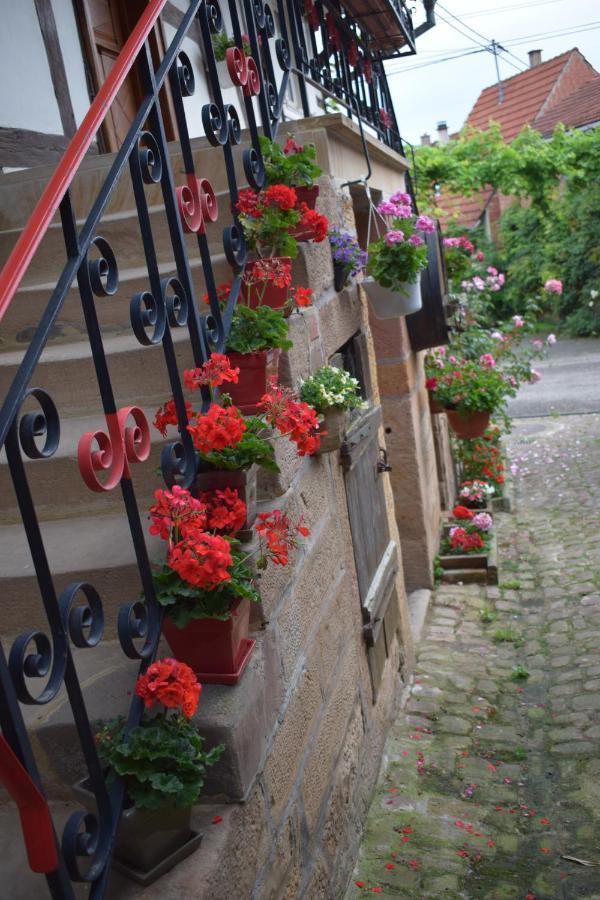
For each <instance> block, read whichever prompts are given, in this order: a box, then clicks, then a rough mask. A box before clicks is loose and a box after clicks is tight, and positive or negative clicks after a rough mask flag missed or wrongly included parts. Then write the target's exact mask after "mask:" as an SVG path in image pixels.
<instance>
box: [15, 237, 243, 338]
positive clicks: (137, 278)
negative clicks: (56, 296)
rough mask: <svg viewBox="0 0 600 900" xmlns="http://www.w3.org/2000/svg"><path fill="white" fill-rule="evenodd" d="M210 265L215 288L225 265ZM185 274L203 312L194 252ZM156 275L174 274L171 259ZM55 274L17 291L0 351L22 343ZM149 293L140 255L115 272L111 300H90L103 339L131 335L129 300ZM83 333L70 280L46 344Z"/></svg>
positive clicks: (226, 276) (219, 257)
mask: <svg viewBox="0 0 600 900" xmlns="http://www.w3.org/2000/svg"><path fill="white" fill-rule="evenodd" d="M211 262H212V268H213V274H214V278H215V280H216V282H217V284H218V283H219V282H221V281H228V280H230V279H231V275H232V270H231V266H230V265H229V263H228V262H227V260H226V258H225V256H224V254H223V253H217V254H214V255H213V256H211ZM190 270H191V274H192V282H193V288H194V291H195V295H196V302H197V305H198V309H199V310H200V312H201V313H203V312H204V311H205V307H204V304H203V303H202V295H203V294H204V292H205V290H206V285H205V280H204V272H203V268H202V263H201V260H200V257H199V255H198V250H197V248H196V249H195V252H192V254H191V255H190ZM159 271H160V275H161V278H171V277H175V276H176V269H175V265H174V263H173V260H172V257H171V258H169V259H168V260H167V261H166V262H163V263H159ZM57 276H58V272H56V274H55V277H54V279H52V278H51V279H49V280H44V281H38V282H35V283H32V284H30V285H29V286H28V287H23V288H21V289H20V290H19V291H18V292H17V294H16V295H15V298H14V300H13V302H12V303H11V305H10V307H9V309H8V311H7V313H6V315H5V317H4V319H3V322H2V329H1V332H0V352H6V351H7V350H17V349H20V348H22V347H24V346H26V345H27V344H28V342H29V341H30V340H31V338H32V337H33V335H34V334H35V329H36V327H37V325H38V323H39V321H40V319H41V317H42V315H43V313H44V311H45V309H46V306H47V304H48V301H49V299H50V296H51V294H52V291H53V289H54V285H55V283H56V277H57ZM149 289H150V284H149V280H148V270H147V268H146V266H145V264H144V262H143V257H139V258H138V259H137V260H134V261H133V263H132V265H130V266H128V267H126V268H124V269H120V271H119V287H118V289H117V292H116V293H115V294H114V295H113V296H110V297H102V298H98V299H97V300H96V311H97V315H98V321H99V323H100V327H101V330H102V332H103V334H104V335H106V336H110V335H117V334H122V333H128V334H131V320H130V314H129V305H130V301H131V298H132V297H133V296H134V295H135V294H138V293H140V292H142V291H148V290H149ZM86 334H87V330H86V326H85V321H84V317H83V312H82V308H81V299H80V296H79V290H78V288H77V282H76V281H74V283H73V285H72V286H71V290H70V291H69V292H68V294H67V296H66V299H65V302H64V304H63V307H62V309H61V311H60V313H59V315H58V318H57V320H56V322H55V324H54V327H53V329H52V331H51V333H50V336H49V341H48V343H50V344H52V343H65V342H69V341H72V340H74V339H75V340H76V339H77V338H78V337H79V336H83V337H85V335H86Z"/></svg>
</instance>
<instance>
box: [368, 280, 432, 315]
mask: <svg viewBox="0 0 600 900" xmlns="http://www.w3.org/2000/svg"><path fill="white" fill-rule="evenodd" d="M362 286H363V288H364V289H365V291H366V292H367V296H368V297H369V302H370V303H371V306H372V308H373V312H374V313H375V315H376V317H377V318H378V319H396V318H398V316H409V315H410V314H411V313H414V312H418V311H419V310H420V309H421V305H422V301H421V274H420V273H419V275H418V276H417V280H416V281H413V282H407V283H406V284H405V285H404V289H403V290H402V291H392V290H390V289H389V288H384V287H382V286H381V285H380V284H378V282H376V281H375V279H374V278H370V277H369V278H365V280H364V281H363V283H362Z"/></svg>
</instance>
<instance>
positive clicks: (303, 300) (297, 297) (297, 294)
mask: <svg viewBox="0 0 600 900" xmlns="http://www.w3.org/2000/svg"><path fill="white" fill-rule="evenodd" d="M292 296H293V298H294V303H295V304H296V306H310V305H311V303H312V301H313V289H312V288H307V287H295V288H292Z"/></svg>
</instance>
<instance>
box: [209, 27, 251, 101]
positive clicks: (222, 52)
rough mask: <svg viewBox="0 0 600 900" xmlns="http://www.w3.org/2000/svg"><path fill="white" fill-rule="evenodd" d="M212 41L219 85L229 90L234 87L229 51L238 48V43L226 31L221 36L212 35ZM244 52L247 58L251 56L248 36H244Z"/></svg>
mask: <svg viewBox="0 0 600 900" xmlns="http://www.w3.org/2000/svg"><path fill="white" fill-rule="evenodd" d="M211 41H212V45H213V51H214V54H215V59H216V61H217V75H218V78H219V84H220V85H221V87H222V88H224V89H225V90H226V89H227V88H231V87H233V83H232V81H231V75H230V73H229V66H228V64H227V51H228V50H229V49H230V48H233V47H237V43H236V42H235V40H234V39H233V38H230V37H229V35H228V34H227V33H226V32H225V31H221V32H220V33H219V34H213V35H211ZM242 50H243V51H244V53H245V55H246V56H250V55H251V50H250V38H249V37H248V35H247V34H243V35H242Z"/></svg>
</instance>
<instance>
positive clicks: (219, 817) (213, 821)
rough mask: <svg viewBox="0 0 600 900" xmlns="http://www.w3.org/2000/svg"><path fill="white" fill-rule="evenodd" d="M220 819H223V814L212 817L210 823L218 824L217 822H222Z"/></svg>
mask: <svg viewBox="0 0 600 900" xmlns="http://www.w3.org/2000/svg"><path fill="white" fill-rule="evenodd" d="M222 821H223V816H215V817H214V819H213V820H212V823H213V825H218V824H219V822H222Z"/></svg>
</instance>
